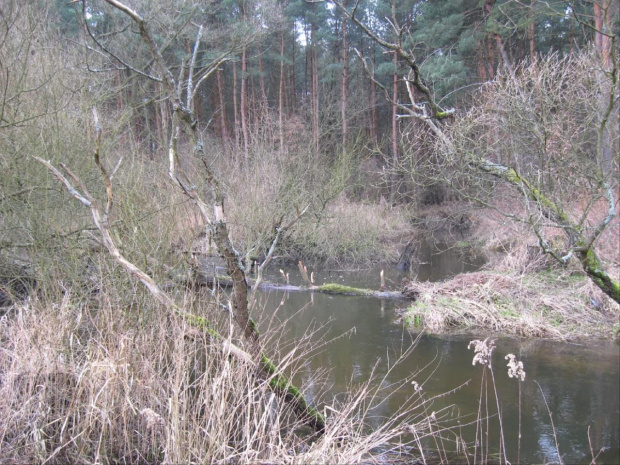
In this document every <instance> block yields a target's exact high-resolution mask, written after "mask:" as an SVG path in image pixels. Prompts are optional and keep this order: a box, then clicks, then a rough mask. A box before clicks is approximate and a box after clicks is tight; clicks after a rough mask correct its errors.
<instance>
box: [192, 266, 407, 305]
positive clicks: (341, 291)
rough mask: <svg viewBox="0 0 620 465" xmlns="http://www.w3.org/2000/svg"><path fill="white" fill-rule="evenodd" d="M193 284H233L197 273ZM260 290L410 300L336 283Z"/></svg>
mask: <svg viewBox="0 0 620 465" xmlns="http://www.w3.org/2000/svg"><path fill="white" fill-rule="evenodd" d="M247 281H248V286H250V287H253V286H254V280H253V279H249V278H248V280H247ZM195 283H196V284H197V285H199V286H207V287H213V286H219V287H222V288H229V287H232V285H233V282H232V280H231V279H230V278H229V277H228V276H207V275H205V274H204V273H203V272H201V271H198V272H197V274H196V281H195ZM258 288H259V289H261V290H276V291H283V292H322V293H324V294H332V295H350V296H364V297H375V298H377V299H407V300H411V297H410V296H407V295H405V294H403V293H402V292H401V291H381V290H378V291H375V290H373V289H364V288H359V287H351V286H345V285H342V284H337V283H325V284H321V285H318V286H317V285H314V284H312V285H310V286H294V285H292V284H279V283H272V282H262V283H260V284H259V286H258Z"/></svg>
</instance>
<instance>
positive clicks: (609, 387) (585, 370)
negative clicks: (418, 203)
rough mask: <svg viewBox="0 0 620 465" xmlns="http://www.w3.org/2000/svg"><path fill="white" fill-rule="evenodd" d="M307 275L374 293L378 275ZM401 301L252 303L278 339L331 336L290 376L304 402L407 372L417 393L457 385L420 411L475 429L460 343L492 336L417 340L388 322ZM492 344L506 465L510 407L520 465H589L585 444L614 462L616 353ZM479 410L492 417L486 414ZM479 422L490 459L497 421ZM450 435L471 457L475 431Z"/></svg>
mask: <svg viewBox="0 0 620 465" xmlns="http://www.w3.org/2000/svg"><path fill="white" fill-rule="evenodd" d="M447 255H451V256H450V257H448V256H447ZM464 257H465V258H466V259H465V260H464V259H463V258H464ZM470 258H471V257H468V256H467V255H463V254H462V253H461V251H458V250H456V249H451V250H449V251H448V252H446V251H444V252H443V253H441V254H433V255H432V256H428V257H427V260H426V261H423V263H424V264H422V265H420V267H419V268H418V269H417V273H418V278H419V279H431V280H437V279H442V278H445V277H446V276H448V275H451V274H455V273H458V272H461V271H470V270H473V269H475V268H476V267H478V266H479V263H478V262H476V259H475V258H474V260H469V259H470ZM440 262H441V263H442V264H441V265H440V264H439V263H440ZM425 267H427V269H425ZM289 273H290V275H291V284H294V283H299V282H300V278H299V276H298V274H297V273H295V270H289ZM278 276H279V273H278V274H273V275H271V276H270V277H268V279H273V280H277V279H278ZM403 276H404V275H403V274H399V273H397V272H395V271H390V272H389V273H388V276H387V279H388V282H389V283H391V284H392V285H394V286H395V285H396V284H397V283H398V282H399V281H400V279H402V277H403ZM315 279H316V281H317V283H318V284H321V283H323V282H340V283H343V284H349V285H353V286H360V287H368V288H378V287H379V286H378V285H379V270H331V271H330V270H324V271H317V272H316V273H315ZM280 280H281V278H280ZM403 305H406V303H405V302H403V301H400V302H399V301H394V300H380V299H376V298H367V297H354V296H331V295H325V294H320V293H315V294H311V293H307V292H290V293H283V292H276V291H271V292H268V293H265V294H262V295H261V297H260V306H261V308H263V309H265V310H264V311H265V315H264V316H266V317H268V318H272V317H274V318H273V319H272V323H271V324H272V326H273V325H274V321H282V322H284V321H286V323H285V324H284V327H283V330H282V331H280V333H281V339H282V340H288V341H292V340H295V341H298V340H301V339H302V338H303V337H304V334H307V333H308V330H309V329H312V328H322V329H319V330H318V331H317V332H316V333H315V334H314V335H312V336H311V337H310V341H311V343H312V344H320V343H321V341H330V340H331V342H329V343H327V344H325V345H321V347H320V348H319V349H317V350H315V351H314V352H313V356H312V357H311V358H310V359H309V361H308V362H307V363H306V364H305V366H304V367H303V369H302V370H300V372H299V373H298V375H297V379H296V380H295V381H296V383H298V384H299V385H301V386H302V387H303V390H304V392H305V393H306V395H307V396H308V397H309V400H310V401H315V402H316V403H317V404H318V405H321V404H323V405H324V404H325V403H327V404H329V403H330V402H332V401H333V400H334V398H336V397H338V396H341V395H342V393H343V392H346V391H347V390H348V389H350V387H351V386H355V385H359V384H361V383H363V382H365V381H366V380H368V378H369V377H370V376H371V375H372V374H373V370H374V376H375V379H379V380H381V382H382V383H384V384H387V385H390V384H391V383H397V382H398V381H399V380H401V379H404V378H407V377H411V376H412V375H415V381H416V382H418V383H419V384H420V385H422V389H423V391H422V392H423V394H424V395H425V396H426V397H431V396H434V395H438V394H441V393H445V392H448V391H451V390H453V389H455V388H458V389H456V391H455V392H453V393H451V394H450V395H447V396H443V397H439V398H438V399H436V400H435V401H434V402H433V404H432V406H430V407H428V408H429V411H428V412H429V413H430V412H431V411H436V412H440V411H442V409H443V408H446V407H449V409H448V410H446V411H445V413H447V414H449V416H450V417H451V419H450V421H451V422H452V424H455V423H457V424H458V422H460V423H461V424H462V425H466V424H467V423H471V422H472V421H473V422H474V423H475V420H476V415H477V412H478V406H479V399H480V394H481V382H482V381H481V380H482V367H481V366H472V359H473V355H474V354H473V352H472V351H471V350H468V343H469V341H470V340H472V339H480V338H483V337H487V336H493V335H492V334H484V335H480V334H478V335H472V334H451V335H442V336H433V335H424V334H422V335H419V337H418V335H417V334H410V333H409V332H408V331H406V330H405V328H404V327H403V325H402V324H401V323H397V322H396V320H397V315H396V313H395V310H396V309H397V308H398V307H399V306H403ZM343 335H345V336H343ZM340 336H342V337H340ZM416 338H417V342H415V344H416V347H415V348H414V349H413V351H412V352H411V354H410V355H408V357H407V358H406V359H405V360H404V361H403V362H402V363H400V364H399V365H398V366H396V367H393V368H392V369H391V370H390V371H389V373H388V367H389V366H390V365H391V364H392V362H393V361H394V359H395V358H396V356H397V355H398V354H400V353H402V352H403V351H405V350H406V349H407V348H409V347H410V346H411V345H412V344H414V341H415V340H416ZM332 339H333V340H332ZM495 339H496V349H495V351H494V353H493V359H492V363H493V369H494V375H495V376H494V377H495V383H496V386H497V395H498V397H499V401H500V406H501V407H500V408H501V412H502V424H503V429H504V438H505V443H506V452H507V457H508V459H509V460H510V461H511V462H512V463H516V457H517V438H518V428H519V411H520V412H521V431H522V440H521V450H520V455H521V461H522V463H558V462H559V459H558V453H557V450H558V449H559V452H560V454H561V459H562V462H563V463H565V464H573V463H590V461H591V459H592V454H591V448H592V450H594V453H595V455H596V454H598V452H599V451H600V450H601V449H604V451H603V452H601V453H600V454H599V455H598V457H597V459H596V463H597V464H617V463H620V452H619V441H620V426H619V425H620V421H619V416H620V405H619V397H620V387H619V376H620V373H619V366H620V356H619V347H618V345H617V344H616V343H614V342H610V341H594V342H588V343H583V344H576V343H563V342H554V341H545V340H525V339H517V338H510V337H502V336H495ZM508 353H513V354H515V355H516V356H517V358H518V359H519V360H522V361H523V364H524V367H525V371H526V374H527V376H526V379H525V381H524V382H523V383H522V384H521V391H522V394H521V403H520V404H521V405H520V406H519V382H518V381H517V380H515V379H514V378H512V379H511V378H509V377H508V375H507V372H506V370H507V368H506V360H505V359H504V357H505V356H506V355H507V354H508ZM420 370H422V371H421V372H419V371H420ZM319 371H326V375H325V379H324V381H325V384H320V385H317V384H316V383H315V382H314V381H313V380H314V379H315V376H314V375H315V373H317V372H319ZM418 372H419V373H418ZM383 377H385V379H383ZM489 386H490V385H489ZM413 389H414V385H413V384H411V383H407V385H406V388H405V389H400V390H399V391H398V392H396V393H395V394H394V395H392V396H391V397H390V399H389V400H388V401H387V402H384V403H382V404H381V406H380V407H379V408H377V409H375V410H374V411H373V415H375V419H374V420H372V421H374V422H375V424H379V422H381V421H383V420H382V418H385V417H388V416H390V415H392V414H394V413H395V412H397V411H398V409H399V408H400V407H401V405H402V404H403V403H404V402H406V399H407V397H409V396H411V394H412V393H413ZM488 392H489V396H491V397H489V402H490V403H491V405H494V402H495V397H494V394H493V391H492V388H491V387H489V390H488ZM317 397H319V398H317ZM489 411H491V413H494V412H495V411H496V409H491V408H490V409H489ZM549 412H551V415H550V413H549ZM551 419H552V420H553V424H552V421H551ZM489 423H490V425H491V427H490V434H489V440H490V445H489V450H490V451H491V453H495V454H497V452H498V451H499V450H500V449H499V437H500V434H499V427H498V424H499V423H498V420H497V418H492V419H491V420H490V421H489ZM459 432H460V433H459V434H461V435H462V437H463V438H464V439H465V440H466V442H467V444H468V447H469V448H470V452H473V451H474V441H475V437H476V432H475V426H472V425H470V426H463V427H462V428H460V429H459ZM556 438H557V446H556ZM446 447H447V448H449V446H446Z"/></svg>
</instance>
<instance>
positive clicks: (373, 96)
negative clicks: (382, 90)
mask: <svg viewBox="0 0 620 465" xmlns="http://www.w3.org/2000/svg"><path fill="white" fill-rule="evenodd" d="M370 63H371V65H372V67H373V69H374V67H375V46H374V43H373V44H372V45H371V46H370ZM370 140H371V141H372V145H373V147H376V146H377V143H378V136H377V88H376V84H375V81H374V80H373V79H370Z"/></svg>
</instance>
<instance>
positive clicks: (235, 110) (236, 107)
mask: <svg viewBox="0 0 620 465" xmlns="http://www.w3.org/2000/svg"><path fill="white" fill-rule="evenodd" d="M233 126H234V131H235V147H239V146H240V140H239V138H240V137H239V105H238V103H237V63H236V62H235V61H233Z"/></svg>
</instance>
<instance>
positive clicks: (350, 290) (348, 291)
mask: <svg viewBox="0 0 620 465" xmlns="http://www.w3.org/2000/svg"><path fill="white" fill-rule="evenodd" d="M316 290H317V291H319V292H324V293H326V294H341V295H365V296H368V295H374V294H375V291H372V290H370V289H360V288H358V287H350V286H343V285H342V284H335V283H328V284H323V285H322V286H318V287H317V288H316Z"/></svg>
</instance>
